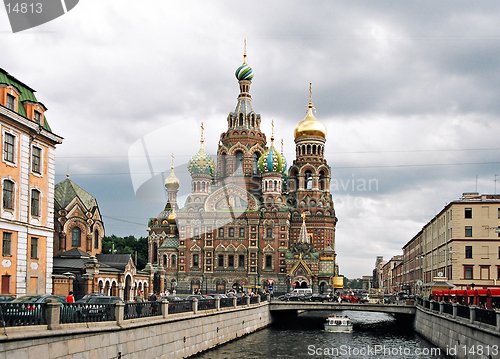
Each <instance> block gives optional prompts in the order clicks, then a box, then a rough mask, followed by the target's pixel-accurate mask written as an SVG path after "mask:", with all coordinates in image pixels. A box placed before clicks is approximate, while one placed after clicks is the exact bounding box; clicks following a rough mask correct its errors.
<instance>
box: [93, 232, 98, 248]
mask: <svg viewBox="0 0 500 359" xmlns="http://www.w3.org/2000/svg"><path fill="white" fill-rule="evenodd" d="M94 248H95V249H99V231H98V230H97V229H96V230H95V231H94Z"/></svg>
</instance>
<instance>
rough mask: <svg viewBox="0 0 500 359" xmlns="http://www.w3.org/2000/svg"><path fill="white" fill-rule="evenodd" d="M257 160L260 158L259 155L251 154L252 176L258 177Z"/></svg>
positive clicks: (256, 153)
mask: <svg viewBox="0 0 500 359" xmlns="http://www.w3.org/2000/svg"><path fill="white" fill-rule="evenodd" d="M259 158H260V154H259V153H258V152H255V153H254V154H253V165H252V170H253V174H254V175H258V174H259V172H260V171H259Z"/></svg>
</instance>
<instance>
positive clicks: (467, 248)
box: [465, 246, 472, 258]
mask: <svg viewBox="0 0 500 359" xmlns="http://www.w3.org/2000/svg"><path fill="white" fill-rule="evenodd" d="M465 258H472V246H465Z"/></svg>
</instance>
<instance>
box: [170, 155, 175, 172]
mask: <svg viewBox="0 0 500 359" xmlns="http://www.w3.org/2000/svg"><path fill="white" fill-rule="evenodd" d="M171 158H172V165H171V166H170V168H171V169H172V170H173V169H174V153H173V152H172V155H171Z"/></svg>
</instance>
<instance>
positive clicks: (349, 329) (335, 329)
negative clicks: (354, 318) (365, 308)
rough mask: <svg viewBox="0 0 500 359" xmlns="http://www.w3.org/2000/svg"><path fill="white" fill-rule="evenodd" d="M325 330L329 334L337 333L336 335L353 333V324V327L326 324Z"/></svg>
mask: <svg viewBox="0 0 500 359" xmlns="http://www.w3.org/2000/svg"><path fill="white" fill-rule="evenodd" d="M325 330H326V331H327V332H335V333H351V332H352V324H351V325H328V324H325Z"/></svg>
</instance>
